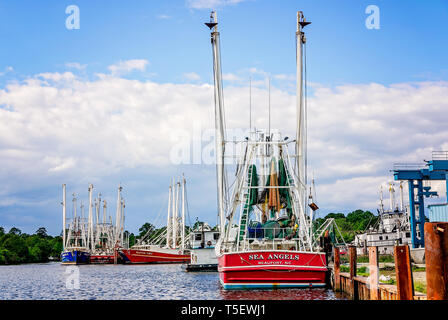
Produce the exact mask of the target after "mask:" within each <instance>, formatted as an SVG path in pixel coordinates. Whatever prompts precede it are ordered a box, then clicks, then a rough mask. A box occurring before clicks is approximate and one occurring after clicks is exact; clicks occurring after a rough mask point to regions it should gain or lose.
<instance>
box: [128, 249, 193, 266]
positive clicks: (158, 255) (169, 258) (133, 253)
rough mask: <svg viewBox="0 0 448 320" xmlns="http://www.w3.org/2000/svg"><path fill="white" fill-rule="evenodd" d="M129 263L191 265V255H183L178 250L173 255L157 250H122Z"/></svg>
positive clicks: (173, 251)
mask: <svg viewBox="0 0 448 320" xmlns="http://www.w3.org/2000/svg"><path fill="white" fill-rule="evenodd" d="M121 253H122V254H123V255H124V256H125V257H126V259H125V262H127V263H189V262H190V254H181V253H180V252H179V251H177V250H172V253H168V252H165V251H156V250H142V249H139V250H134V249H129V250H122V251H121Z"/></svg>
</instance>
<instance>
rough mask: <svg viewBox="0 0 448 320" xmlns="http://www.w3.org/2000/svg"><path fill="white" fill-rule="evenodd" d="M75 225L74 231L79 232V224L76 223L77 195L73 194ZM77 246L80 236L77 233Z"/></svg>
mask: <svg viewBox="0 0 448 320" xmlns="http://www.w3.org/2000/svg"><path fill="white" fill-rule="evenodd" d="M72 201H73V225H74V230H75V232H78V224H77V223H76V206H77V204H76V193H73V200H72ZM75 234H76V236H75V246H76V247H77V246H78V235H77V233H75Z"/></svg>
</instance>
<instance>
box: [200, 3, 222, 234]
mask: <svg viewBox="0 0 448 320" xmlns="http://www.w3.org/2000/svg"><path fill="white" fill-rule="evenodd" d="M205 25H206V26H207V27H209V28H210V31H211V43H212V49H213V75H214V88H215V94H214V95H215V144H216V145H215V147H216V150H215V153H216V180H217V192H218V194H217V197H218V216H219V220H220V231H221V232H223V231H224V225H225V208H224V199H225V192H226V183H225V180H224V152H225V148H224V144H225V134H224V130H225V117H224V97H223V89H222V76H221V50H220V43H219V32H218V16H217V14H216V12H215V11H212V12H211V14H210V22H208V23H205ZM212 29H213V30H212Z"/></svg>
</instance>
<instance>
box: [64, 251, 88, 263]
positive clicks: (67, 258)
mask: <svg viewBox="0 0 448 320" xmlns="http://www.w3.org/2000/svg"><path fill="white" fill-rule="evenodd" d="M61 262H62V264H67V265H69V264H71V265H73V264H75V265H79V264H88V263H90V253H89V252H87V251H84V250H67V251H64V252H62V253H61Z"/></svg>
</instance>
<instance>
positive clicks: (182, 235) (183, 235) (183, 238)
mask: <svg viewBox="0 0 448 320" xmlns="http://www.w3.org/2000/svg"><path fill="white" fill-rule="evenodd" d="M181 226H182V230H181V237H182V253H184V250H185V177H184V176H183V175H182V224H181Z"/></svg>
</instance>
